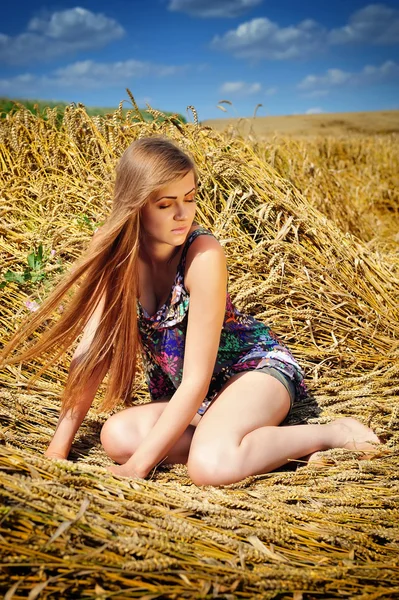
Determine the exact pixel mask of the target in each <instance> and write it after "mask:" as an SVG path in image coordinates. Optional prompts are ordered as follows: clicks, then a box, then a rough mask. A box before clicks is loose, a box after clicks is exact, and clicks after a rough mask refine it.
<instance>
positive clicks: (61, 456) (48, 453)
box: [44, 450, 68, 460]
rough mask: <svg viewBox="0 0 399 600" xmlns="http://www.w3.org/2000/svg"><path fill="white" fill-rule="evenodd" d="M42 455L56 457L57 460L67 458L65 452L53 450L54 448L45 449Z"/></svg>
mask: <svg viewBox="0 0 399 600" xmlns="http://www.w3.org/2000/svg"><path fill="white" fill-rule="evenodd" d="M44 456H47V458H57V459H58V460H68V459H67V457H66V456H65V454H62V453H61V452H55V451H54V450H46V452H45V453H44Z"/></svg>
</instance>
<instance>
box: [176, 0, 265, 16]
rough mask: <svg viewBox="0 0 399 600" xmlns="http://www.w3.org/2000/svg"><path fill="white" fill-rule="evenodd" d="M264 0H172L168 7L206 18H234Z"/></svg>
mask: <svg viewBox="0 0 399 600" xmlns="http://www.w3.org/2000/svg"><path fill="white" fill-rule="evenodd" d="M262 2H263V0H170V3H169V6H168V9H169V10H171V11H175V12H182V13H186V14H188V15H191V16H192V17H201V18H204V19H206V18H212V17H216V18H219V17H220V18H227V17H230V18H233V17H239V16H240V15H242V14H243V13H245V12H247V11H248V10H250V9H251V8H253V7H255V6H258V5H259V4H261V3H262Z"/></svg>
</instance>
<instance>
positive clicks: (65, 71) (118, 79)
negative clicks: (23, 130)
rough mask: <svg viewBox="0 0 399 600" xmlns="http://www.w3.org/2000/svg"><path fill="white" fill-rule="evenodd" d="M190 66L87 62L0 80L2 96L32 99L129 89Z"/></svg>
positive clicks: (130, 62)
mask: <svg viewBox="0 0 399 600" xmlns="http://www.w3.org/2000/svg"><path fill="white" fill-rule="evenodd" d="M188 68H189V65H184V66H174V65H158V64H155V63H151V62H142V61H139V60H134V59H130V60H125V61H119V62H113V63H98V62H95V61H92V60H84V61H78V62H75V63H72V64H70V65H68V66H66V67H63V68H61V69H56V70H55V71H53V72H52V73H50V74H49V75H40V76H39V75H33V74H31V73H24V74H22V75H17V76H15V77H11V78H9V79H0V94H6V95H13V96H21V95H23V94H27V95H28V97H32V96H34V95H35V94H37V93H40V92H41V91H42V90H45V89H48V88H57V89H67V88H72V89H80V90H82V89H101V88H109V87H113V86H114V87H115V86H123V87H126V86H128V85H129V84H131V81H132V79H138V78H140V77H171V76H173V75H180V74H183V73H185V72H186V71H187V69H188Z"/></svg>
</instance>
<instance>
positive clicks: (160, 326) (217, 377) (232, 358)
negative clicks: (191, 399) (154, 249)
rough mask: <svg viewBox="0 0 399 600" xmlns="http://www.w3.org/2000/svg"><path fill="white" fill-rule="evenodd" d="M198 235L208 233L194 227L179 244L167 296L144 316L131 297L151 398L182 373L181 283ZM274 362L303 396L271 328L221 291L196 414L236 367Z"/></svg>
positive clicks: (299, 374) (167, 392) (295, 369)
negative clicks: (210, 363)
mask: <svg viewBox="0 0 399 600" xmlns="http://www.w3.org/2000/svg"><path fill="white" fill-rule="evenodd" d="M199 235H213V233H211V232H210V231H209V230H208V229H206V228H204V227H199V228H197V229H195V230H194V231H192V232H191V233H190V234H189V235H188V237H187V239H186V241H185V244H184V247H183V252H182V255H181V258H180V262H179V264H178V267H177V271H176V277H175V280H174V283H173V286H172V289H171V291H170V294H169V298H168V299H167V301H166V302H165V304H163V305H162V306H161V308H160V309H159V310H158V311H157V312H156V313H155V314H154V315H152V316H150V315H149V314H148V313H147V311H146V310H145V309H144V307H142V306H141V304H140V302H139V301H137V314H138V326H139V332H140V337H141V341H142V346H143V354H142V358H143V363H144V367H145V373H146V381H147V385H148V388H149V392H150V397H151V400H158V399H160V398H162V397H164V396H166V397H169V398H170V397H171V396H172V395H173V394H174V392H175V391H176V389H177V388H178V387H179V385H180V383H181V380H182V375H183V361H184V345H185V339H186V330H187V323H188V308H189V303H190V295H189V293H188V291H187V289H186V288H185V287H184V271H185V264H186V255H187V250H188V248H189V246H190V244H191V243H192V242H193V241H194V240H195V238H196V237H197V236H199ZM265 365H268V366H271V367H274V368H276V369H278V370H279V371H281V372H282V373H284V374H285V375H287V376H288V377H289V379H290V380H291V381H292V382H293V383H294V386H295V390H296V398H299V399H301V398H304V397H306V396H307V389H306V386H305V384H304V382H303V377H304V375H303V371H302V369H301V367H300V366H299V365H298V363H297V362H296V360H295V359H294V357H293V356H292V354H291V352H290V351H289V350H288V348H287V347H286V346H285V345H284V344H283V343H282V342H281V341H280V340H279V338H278V337H277V336H276V335H275V334H274V333H273V332H272V331H271V329H270V328H269V327H268V326H267V325H265V324H264V323H262V322H261V321H258V320H257V319H255V318H254V317H252V316H250V315H245V314H243V313H241V312H240V311H238V310H237V309H236V308H235V306H234V305H233V304H232V302H231V299H230V295H229V293H228V291H227V292H226V313H225V318H224V322H223V328H222V331H221V337H220V343H219V350H218V353H217V358H216V362H215V368H214V371H213V375H212V378H211V382H210V385H209V389H208V393H207V395H206V397H205V399H204V401H203V402H202V405H201V406H200V408H199V410H198V411H197V412H198V413H199V414H200V415H202V414H203V413H204V412H205V411H206V409H207V408H208V406H209V405H210V403H211V401H212V399H213V398H214V397H215V396H216V394H217V393H218V391H219V390H220V389H221V388H222V386H223V385H224V383H225V382H226V381H227V380H228V379H229V377H231V376H232V375H234V374H235V373H239V372H241V371H246V370H252V369H255V368H260V367H263V366H265Z"/></svg>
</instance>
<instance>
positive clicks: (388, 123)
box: [202, 110, 399, 137]
mask: <svg viewBox="0 0 399 600" xmlns="http://www.w3.org/2000/svg"><path fill="white" fill-rule="evenodd" d="M202 124H203V125H208V126H210V127H213V128H214V129H216V130H218V131H222V130H224V129H226V128H227V127H229V126H232V127H235V128H236V129H237V130H238V132H239V133H240V134H241V135H243V136H245V135H248V134H249V133H253V134H255V135H257V136H261V137H263V136H270V135H273V134H274V133H278V134H281V135H290V136H315V135H336V136H342V135H347V134H357V133H359V134H360V133H368V134H384V133H399V110H384V111H375V112H357V113H356V112H353V113H326V114H324V113H323V114H320V115H287V116H278V117H258V116H257V117H255V119H253V118H250V117H248V118H242V119H230V118H224V119H223V118H222V119H209V120H207V121H203V123H202Z"/></svg>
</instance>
